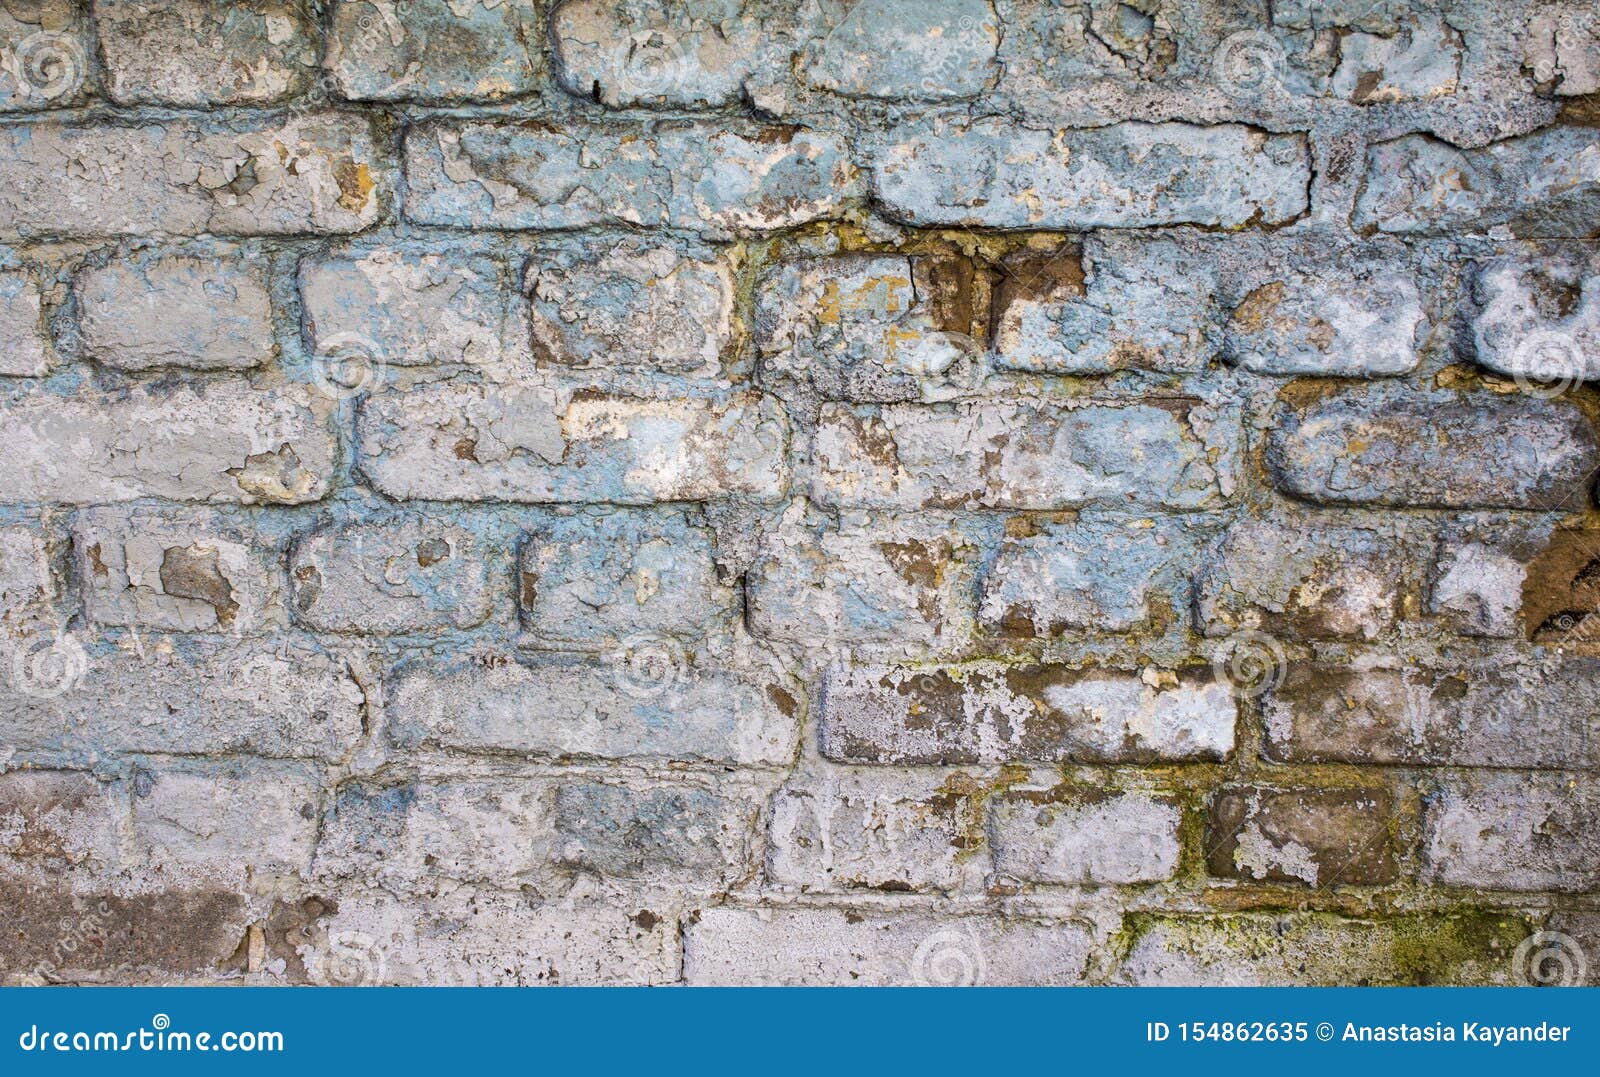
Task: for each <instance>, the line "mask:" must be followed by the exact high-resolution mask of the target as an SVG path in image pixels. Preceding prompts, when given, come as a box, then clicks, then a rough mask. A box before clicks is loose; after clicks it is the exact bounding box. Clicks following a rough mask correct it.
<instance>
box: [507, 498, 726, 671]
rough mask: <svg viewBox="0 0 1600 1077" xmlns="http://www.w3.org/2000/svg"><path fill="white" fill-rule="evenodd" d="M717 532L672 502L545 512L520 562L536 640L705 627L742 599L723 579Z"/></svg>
mask: <svg viewBox="0 0 1600 1077" xmlns="http://www.w3.org/2000/svg"><path fill="white" fill-rule="evenodd" d="M714 542H715V539H714V536H713V534H712V533H711V531H710V530H708V529H707V528H705V527H702V526H699V525H698V524H696V523H694V522H692V520H691V519H690V518H688V517H686V516H685V515H683V514H682V513H679V512H676V511H673V510H646V511H630V510H616V511H610V512H603V513H584V514H581V515H575V516H562V517H554V518H552V519H550V520H547V521H545V522H543V523H541V524H540V525H539V526H537V527H536V528H534V529H533V530H532V531H531V532H530V533H529V535H528V537H527V539H526V540H525V541H524V543H523V546H522V553H521V556H520V559H519V562H518V563H519V571H518V588H519V593H520V596H521V606H522V621H523V626H524V627H525V628H526V629H527V630H528V631H529V632H530V633H532V634H533V636H535V637H536V638H537V639H539V640H555V641H561V642H572V643H580V644H585V645H603V644H606V643H607V642H610V641H615V640H618V639H623V638H626V637H628V636H631V635H634V634H637V633H668V634H674V633H676V634H680V635H699V634H700V633H701V632H703V631H704V630H705V629H706V628H707V627H708V626H710V625H713V624H715V623H717V622H719V621H725V620H726V619H727V618H728V617H729V616H730V615H731V614H732V613H733V612H734V607H735V604H736V603H735V600H736V597H737V596H736V594H735V592H734V589H733V588H731V587H727V586H724V585H723V584H721V583H720V582H718V580H717V573H716V565H715V562H714V553H715V545H714Z"/></svg>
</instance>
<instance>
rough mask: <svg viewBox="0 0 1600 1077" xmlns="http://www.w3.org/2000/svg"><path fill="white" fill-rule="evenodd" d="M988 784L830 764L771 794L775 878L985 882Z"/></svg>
mask: <svg viewBox="0 0 1600 1077" xmlns="http://www.w3.org/2000/svg"><path fill="white" fill-rule="evenodd" d="M981 793H982V789H981V788H980V787H979V786H978V783H977V782H976V781H975V780H973V779H971V778H968V777H967V776H966V775H963V774H959V773H957V774H950V773H948V772H935V773H932V774H929V773H924V772H918V771H874V772H864V771H859V770H848V769H843V768H840V769H837V770H835V769H829V770H825V771H823V772H822V773H820V774H816V775H806V776H804V777H802V778H797V779H794V780H792V781H791V782H790V783H789V784H788V785H786V786H784V788H782V789H780V790H779V791H778V792H777V794H776V795H775V796H774V797H773V801H772V822H771V840H770V843H769V845H768V850H769V851H768V853H767V877H768V878H769V879H770V880H771V881H772V882H773V883H775V884H777V885H779V886H786V887H794V888H797V889H799V890H801V891H803V892H808V893H846V892H850V891H861V890H876V891H883V892H900V891H928V890H933V891H938V892H941V893H952V892H956V891H961V890H965V889H971V888H973V887H974V886H977V885H981V881H982V878H981V876H982V871H983V868H984V864H985V861H984V859H983V858H981V857H977V856H975V855H974V854H975V853H976V852H977V851H978V848H979V847H980V846H981V844H982V841H983V836H982V831H981V829H980V826H979V818H980V812H981V811H982V799H981Z"/></svg>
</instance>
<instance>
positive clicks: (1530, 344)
mask: <svg viewBox="0 0 1600 1077" xmlns="http://www.w3.org/2000/svg"><path fill="white" fill-rule="evenodd" d="M1473 292H1474V297H1475V298H1476V299H1477V300H1478V302H1479V303H1480V304H1481V305H1482V309H1481V310H1480V312H1479V313H1478V316H1477V317H1476V319H1474V321H1473V327H1472V336H1473V343H1474V345H1475V347H1476V355H1477V360H1478V362H1479V363H1480V364H1481V365H1483V366H1485V367H1488V368H1489V369H1490V370H1493V371H1495V372H1496V373H1498V374H1509V375H1512V376H1514V377H1520V378H1523V379H1533V380H1535V381H1547V382H1552V383H1554V386H1555V387H1556V388H1558V389H1560V388H1565V387H1566V386H1568V385H1569V384H1570V383H1572V382H1575V381H1584V380H1594V379H1597V378H1600V358H1596V355H1597V353H1600V254H1594V253H1591V254H1587V255H1585V254H1583V253H1582V252H1575V251H1573V252H1563V251H1541V252H1539V253H1538V254H1533V253H1528V254H1518V255H1506V256H1503V257H1499V258H1495V259H1492V260H1491V261H1489V262H1488V263H1486V264H1485V265H1484V266H1482V267H1481V268H1480V270H1479V271H1478V273H1477V275H1476V276H1475V278H1474V280H1473Z"/></svg>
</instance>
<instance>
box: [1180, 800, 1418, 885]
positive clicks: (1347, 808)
mask: <svg viewBox="0 0 1600 1077" xmlns="http://www.w3.org/2000/svg"><path fill="white" fill-rule="evenodd" d="M1394 814H1395V810H1394V800H1393V798H1392V797H1391V796H1390V795H1389V793H1388V792H1387V791H1386V790H1382V789H1271V788H1262V787H1230V788H1226V789H1222V790H1220V791H1218V792H1217V794H1216V795H1215V796H1213V797H1212V800H1211V807H1210V811H1209V813H1208V814H1207V817H1206V838H1205V842H1206V868H1207V870H1208V871H1210V872H1211V874H1212V875H1215V876H1218V877H1221V878H1227V879H1241V880H1246V881H1261V880H1270V881H1272V882H1287V883H1294V882H1299V883H1305V884H1306V885H1308V886H1317V887H1332V886H1375V885H1381V884H1383V883H1389V882H1393V881H1394V880H1395V879H1396V878H1397V877H1398V875H1399V866H1398V864H1397V862H1396V859H1395V850H1394V840H1393V837H1392V836H1391V832H1392V830H1393V828H1394V825H1395V823H1394Z"/></svg>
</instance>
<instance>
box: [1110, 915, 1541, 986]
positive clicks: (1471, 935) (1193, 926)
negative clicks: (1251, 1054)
mask: <svg viewBox="0 0 1600 1077" xmlns="http://www.w3.org/2000/svg"><path fill="white" fill-rule="evenodd" d="M1137 930H1138V937H1137V939H1136V941H1135V942H1134V944H1133V947H1132V949H1131V951H1130V952H1129V953H1128V956H1127V958H1126V959H1124V961H1123V962H1122V965H1121V967H1120V968H1119V969H1118V970H1117V972H1116V973H1115V975H1114V976H1113V978H1112V980H1113V982H1114V983H1118V984H1133V985H1137V986H1145V987H1274V986H1288V985H1294V986H1296V987H1317V986H1323V987H1328V986H1333V985H1341V986H1343V985H1350V984H1366V985H1373V986H1382V985H1399V986H1420V985H1443V986H1492V985H1505V984H1508V983H1510V982H1511V979H1510V978H1511V976H1512V975H1514V970H1513V967H1512V962H1511V954H1512V953H1513V951H1515V950H1516V947H1517V944H1518V943H1519V942H1521V940H1522V939H1523V938H1524V937H1526V935H1527V933H1528V929H1527V926H1526V924H1525V923H1524V921H1522V920H1521V919H1520V918H1518V917H1515V916H1512V915H1509V914H1507V915H1501V914H1496V913H1492V912H1475V911H1474V912H1466V913H1460V914H1450V913H1413V914H1410V915H1407V916H1403V917H1398V918H1395V919H1392V920H1356V919H1347V918H1344V917H1338V916H1332V915H1328V914H1319V913H1301V914H1294V915H1283V916H1272V915H1267V914H1259V913H1250V914H1243V915H1234V916H1216V917H1206V918H1201V917H1176V916H1174V917H1166V916H1160V917H1149V918H1144V917H1141V918H1140V919H1139V921H1138V925H1137Z"/></svg>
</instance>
